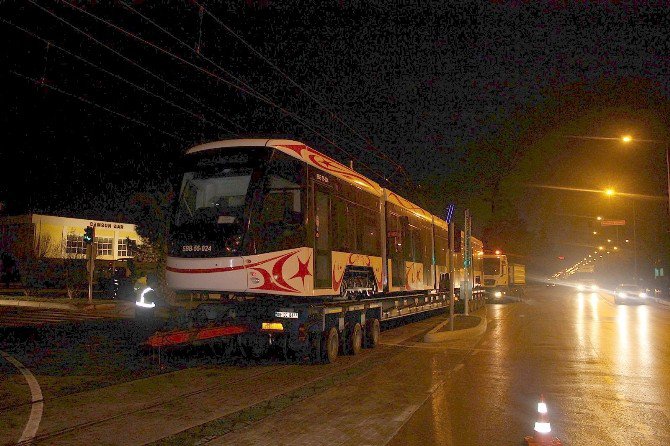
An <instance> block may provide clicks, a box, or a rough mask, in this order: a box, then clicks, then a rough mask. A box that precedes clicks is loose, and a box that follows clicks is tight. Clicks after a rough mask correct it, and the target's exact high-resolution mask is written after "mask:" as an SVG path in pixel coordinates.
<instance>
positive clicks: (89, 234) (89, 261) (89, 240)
mask: <svg viewBox="0 0 670 446" xmlns="http://www.w3.org/2000/svg"><path fill="white" fill-rule="evenodd" d="M84 243H85V244H86V269H87V270H88V303H92V302H93V270H94V269H95V257H96V254H97V250H98V249H97V245H96V244H95V226H88V227H86V229H85V230H84Z"/></svg>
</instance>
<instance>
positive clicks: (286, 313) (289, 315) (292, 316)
mask: <svg viewBox="0 0 670 446" xmlns="http://www.w3.org/2000/svg"><path fill="white" fill-rule="evenodd" d="M275 317H282V318H285V319H298V313H294V312H292V311H276V312H275Z"/></svg>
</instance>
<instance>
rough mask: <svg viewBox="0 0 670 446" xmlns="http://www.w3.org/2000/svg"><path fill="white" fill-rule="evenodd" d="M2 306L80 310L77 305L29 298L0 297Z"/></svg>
mask: <svg viewBox="0 0 670 446" xmlns="http://www.w3.org/2000/svg"><path fill="white" fill-rule="evenodd" d="M0 306H5V307H31V308H50V309H53V310H78V309H79V308H78V307H77V306H76V305H72V304H61V303H57V302H36V301H28V300H8V299H0Z"/></svg>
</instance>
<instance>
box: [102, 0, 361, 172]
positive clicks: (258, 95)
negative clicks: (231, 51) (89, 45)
mask: <svg viewBox="0 0 670 446" xmlns="http://www.w3.org/2000/svg"><path fill="white" fill-rule="evenodd" d="M121 4H122V5H123V6H125V7H126V8H127V9H128V10H129V11H131V12H133V13H134V14H137V15H138V16H140V17H141V18H143V19H144V20H146V21H147V22H148V23H150V24H151V25H153V26H154V27H156V28H158V29H159V30H160V31H162V32H163V33H164V34H166V35H168V36H170V37H171V38H172V39H173V40H175V41H177V42H178V43H179V44H180V45H182V46H183V47H185V48H187V49H188V50H189V51H192V52H194V53H196V55H197V56H198V57H200V58H201V59H204V60H205V61H207V62H209V63H210V64H212V65H213V66H214V67H216V68H217V69H218V70H220V71H221V72H223V73H224V74H226V75H227V76H229V77H231V78H232V79H234V80H235V81H237V82H239V83H240V84H241V85H243V86H244V87H245V88H246V90H245V89H240V91H243V92H244V93H246V94H250V95H251V96H252V97H254V98H256V99H259V100H260V101H262V102H264V103H266V104H268V105H270V106H272V107H274V108H277V109H279V110H280V111H282V112H283V113H284V114H288V115H289V116H291V117H293V118H294V119H296V120H298V122H300V123H301V124H303V125H305V124H304V122H303V121H300V120H299V119H297V118H300V116H299V115H298V114H297V113H295V112H290V111H289V110H287V109H285V108H283V107H282V106H280V105H279V104H276V103H275V102H273V101H272V99H271V98H270V97H268V96H267V95H265V94H263V93H261V92H259V91H258V90H257V89H255V88H254V87H252V86H251V85H249V84H248V83H247V82H245V81H244V80H243V79H241V78H239V77H238V76H235V75H234V74H233V73H231V72H230V71H228V70H226V69H225V68H223V67H222V66H221V65H219V64H218V63H216V61H214V60H212V59H211V58H209V57H207V56H205V55H203V54H202V52H201V51H198V50H197V49H194V48H192V47H191V45H189V44H188V43H186V42H185V41H184V40H182V39H180V38H179V37H177V36H176V35H174V34H172V33H171V32H170V31H168V30H167V29H165V27H162V26H161V25H160V24H158V23H157V22H156V21H154V20H152V19H151V18H149V17H147V16H146V15H144V14H142V13H141V12H140V11H138V10H137V9H135V8H132V7H131V6H130V5H129V4H127V3H126V2H121ZM101 20H102V19H101ZM238 89H239V88H238ZM312 126H313V127H315V128H317V129H318V130H319V131H321V132H325V133H329V134H330V135H331V137H333V136H340V135H337V134H335V133H334V132H332V131H330V130H328V129H325V128H323V127H322V126H319V125H318V124H312ZM311 130H313V129H311ZM316 134H319V133H318V132H316ZM340 137H341V136H340ZM345 153H346V154H347V155H348V156H349V157H350V158H355V157H354V156H353V155H352V154H351V153H348V152H345ZM361 164H362V163H361Z"/></svg>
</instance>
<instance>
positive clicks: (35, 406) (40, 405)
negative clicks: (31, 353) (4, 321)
mask: <svg viewBox="0 0 670 446" xmlns="http://www.w3.org/2000/svg"><path fill="white" fill-rule="evenodd" d="M0 355H2V357H3V358H5V359H6V360H7V361H8V362H11V363H12V365H14V367H16V368H17V369H18V370H19V371H20V372H21V373H22V374H23V377H24V378H25V379H26V381H27V382H28V386H29V387H30V395H31V402H32V406H31V408H30V417H29V418H28V422H27V423H26V427H25V428H24V429H23V434H21V438H19V443H23V442H29V441H31V440H32V439H33V438H35V434H37V428H39V426H40V421H41V420H42V410H43V409H44V398H43V397H42V389H41V388H40V385H39V384H38V383H37V380H36V379H35V376H33V374H32V373H31V372H30V370H28V369H27V368H25V367H24V366H23V364H21V363H20V362H19V361H17V360H16V359H14V357H12V356H10V355H8V354H7V353H5V352H3V351H2V350H0Z"/></svg>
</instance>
